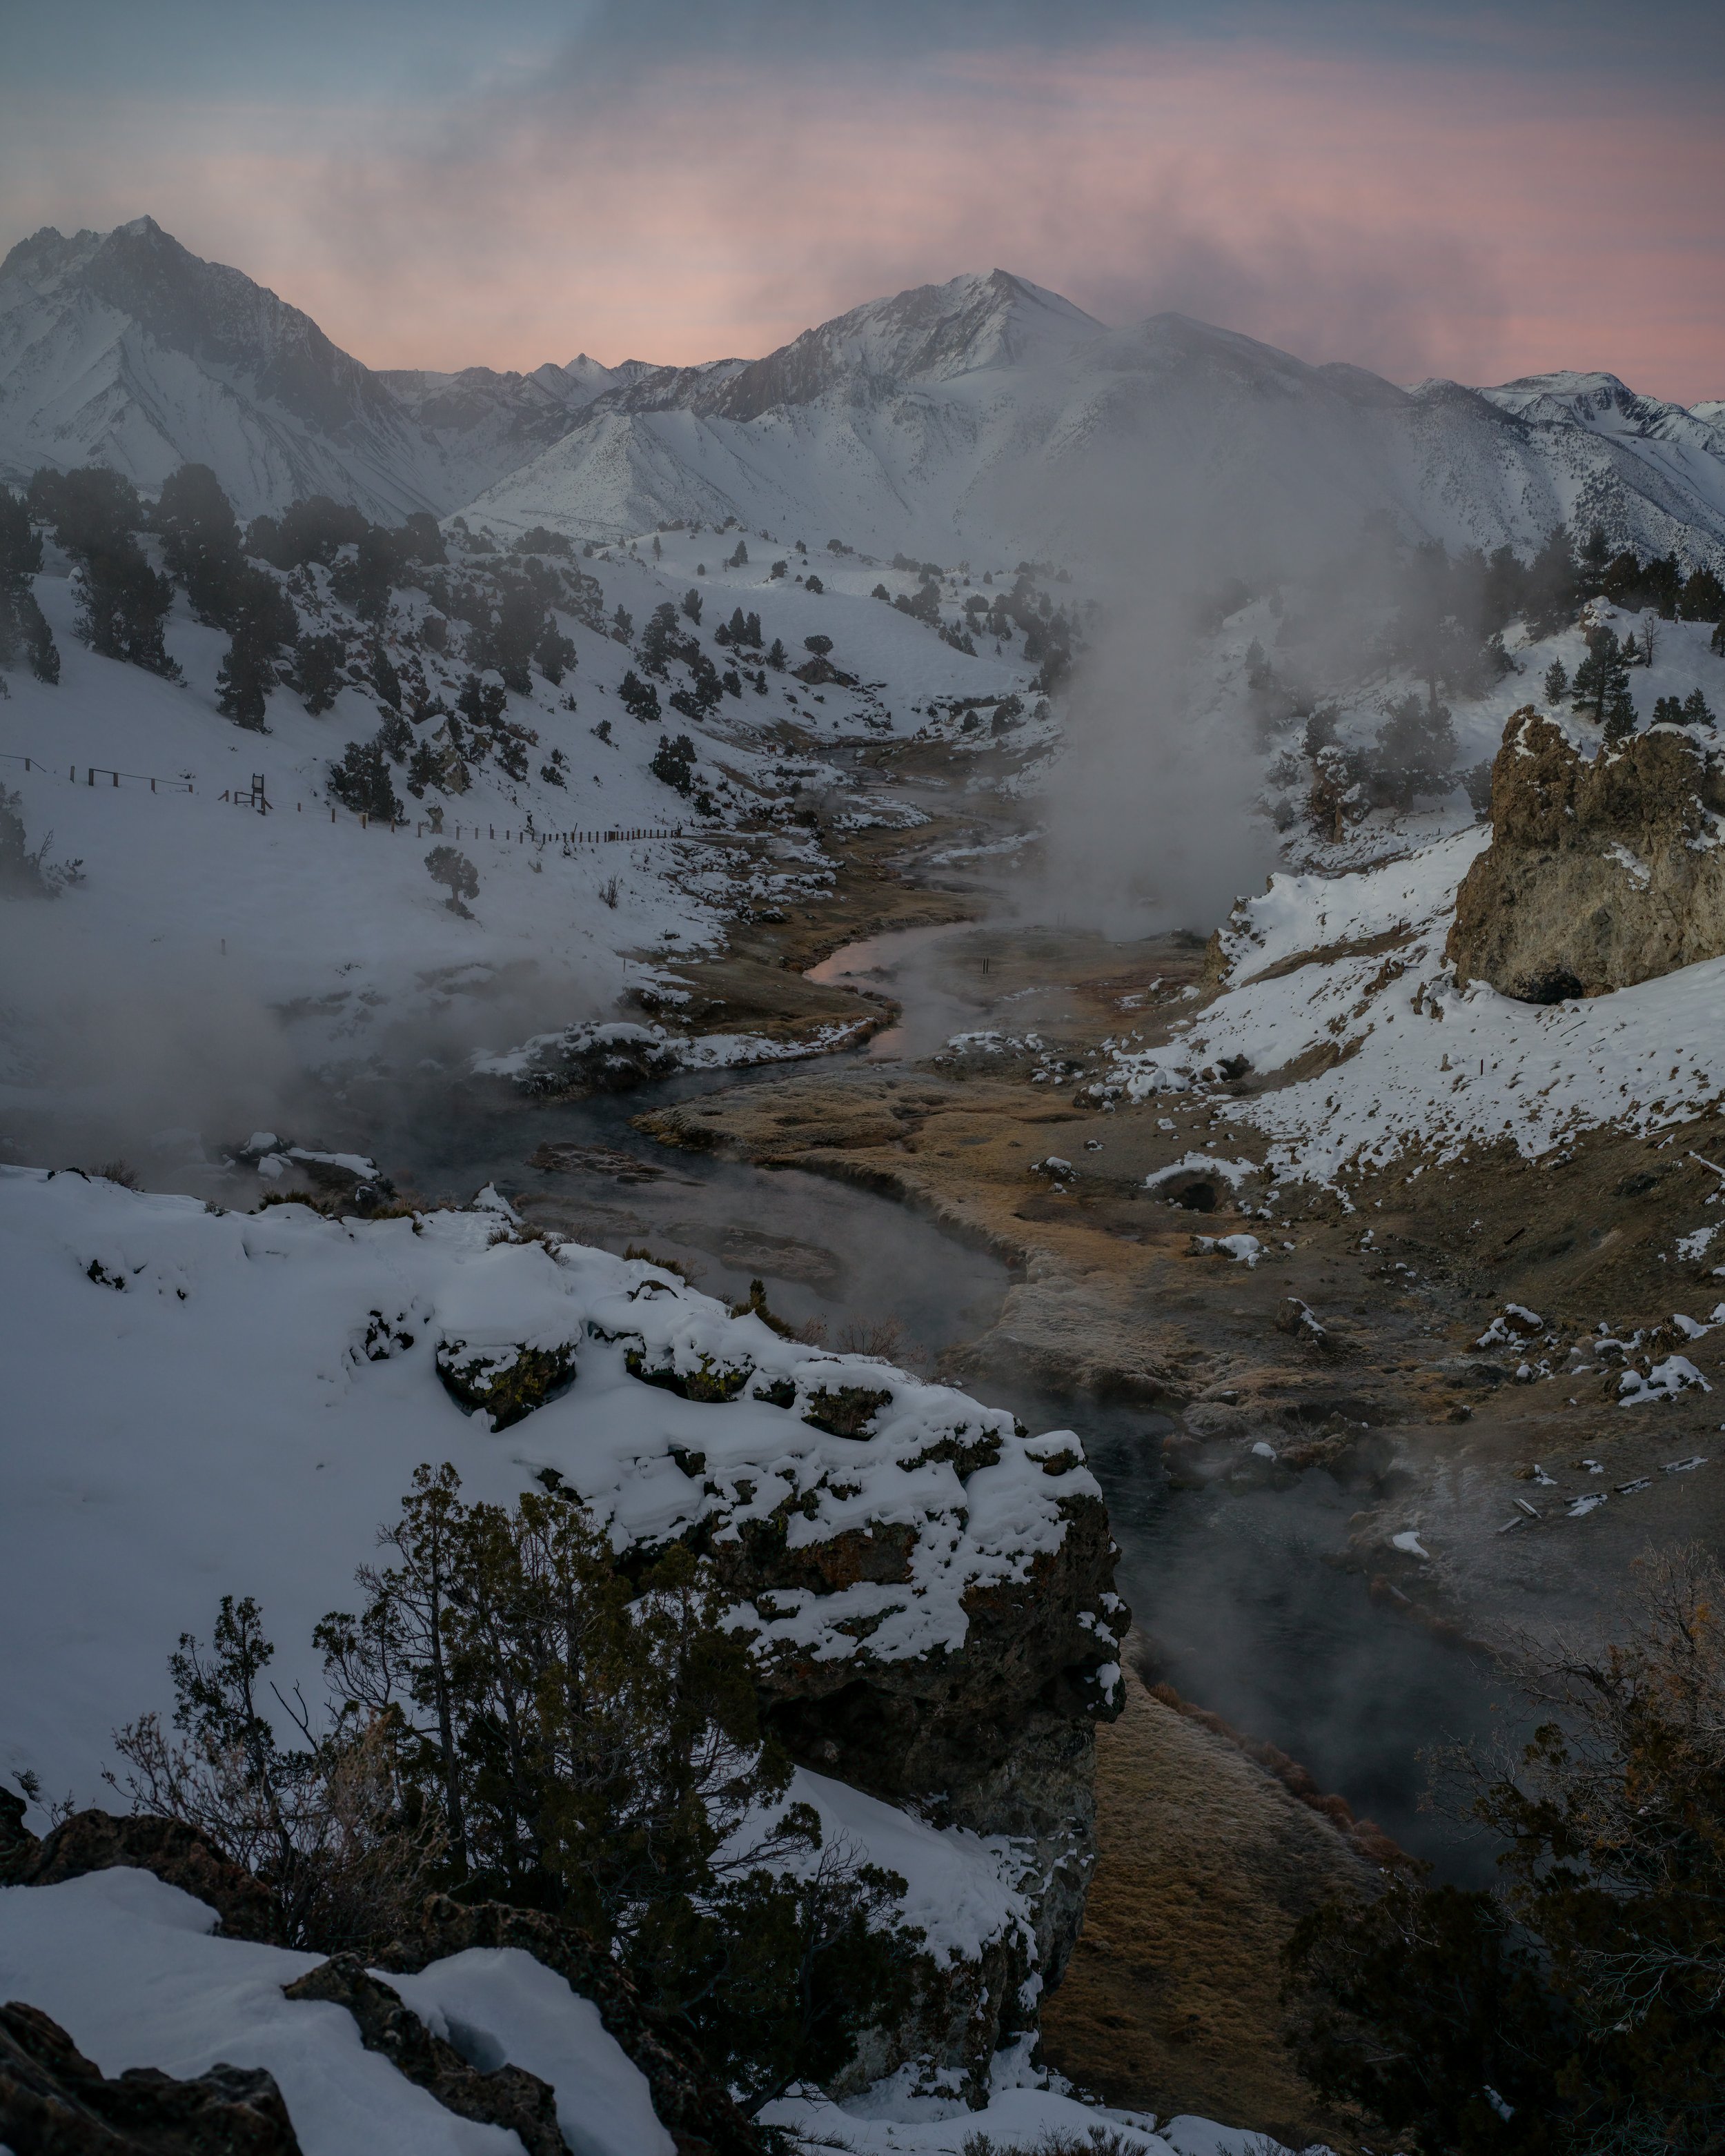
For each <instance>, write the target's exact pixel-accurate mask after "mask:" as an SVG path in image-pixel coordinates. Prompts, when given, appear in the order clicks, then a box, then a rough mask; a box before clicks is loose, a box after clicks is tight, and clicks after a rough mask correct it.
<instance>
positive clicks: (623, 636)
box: [611, 605, 635, 644]
mask: <svg viewBox="0 0 1725 2156" xmlns="http://www.w3.org/2000/svg"><path fill="white" fill-rule="evenodd" d="M634 633H635V623H634V615H633V614H630V613H624V610H623V608H622V606H621V605H619V607H618V609H617V611H616V613H614V614H613V615H612V617H611V640H612V642H613V643H614V644H627V643H628V642H629V639H630V637H632V636H633V635H634Z"/></svg>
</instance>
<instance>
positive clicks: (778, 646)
mask: <svg viewBox="0 0 1725 2156" xmlns="http://www.w3.org/2000/svg"><path fill="white" fill-rule="evenodd" d="M767 664H768V665H769V666H770V667H771V668H772V669H773V672H774V673H775V674H783V671H784V670H785V649H784V644H783V641H782V640H781V639H779V638H778V637H776V636H775V637H774V638H773V649H771V650H770V651H769V652H768V654H767Z"/></svg>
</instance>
